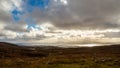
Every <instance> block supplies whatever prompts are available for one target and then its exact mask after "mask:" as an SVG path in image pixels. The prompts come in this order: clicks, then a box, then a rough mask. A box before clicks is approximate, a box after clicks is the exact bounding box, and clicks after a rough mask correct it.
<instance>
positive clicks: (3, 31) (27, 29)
mask: <svg viewBox="0 0 120 68" xmlns="http://www.w3.org/2000/svg"><path fill="white" fill-rule="evenodd" d="M119 6H120V0H0V41H1V42H12V43H46V44H49V43H55V44H64V43H65V44H90V43H98V44H104V43H107V44H119V43H120V8H119Z"/></svg>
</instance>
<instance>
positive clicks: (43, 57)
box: [0, 42, 120, 68]
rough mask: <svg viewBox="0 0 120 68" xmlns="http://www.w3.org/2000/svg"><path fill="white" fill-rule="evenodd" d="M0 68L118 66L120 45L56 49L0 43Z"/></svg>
mask: <svg viewBox="0 0 120 68" xmlns="http://www.w3.org/2000/svg"><path fill="white" fill-rule="evenodd" d="M0 68H120V45H111V46H97V47H81V48H59V47H49V46H47V47H27V46H17V45H14V44H9V43H4V42H1V43H0Z"/></svg>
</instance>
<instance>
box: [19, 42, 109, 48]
mask: <svg viewBox="0 0 120 68" xmlns="http://www.w3.org/2000/svg"><path fill="white" fill-rule="evenodd" d="M19 45H20V46H21V45H22V46H40V47H44V46H55V47H62V48H78V47H96V46H110V44H36V43H35V44H30V43H26V44H19Z"/></svg>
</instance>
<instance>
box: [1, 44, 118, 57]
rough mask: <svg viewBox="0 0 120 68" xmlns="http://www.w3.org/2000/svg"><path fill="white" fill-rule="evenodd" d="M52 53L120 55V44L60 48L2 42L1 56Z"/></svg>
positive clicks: (45, 54) (42, 55)
mask: <svg viewBox="0 0 120 68" xmlns="http://www.w3.org/2000/svg"><path fill="white" fill-rule="evenodd" d="M51 53H55V54H65V55H66V54H76V53H77V54H81V53H83V54H86V53H87V54H92V53H98V54H99V53H113V54H118V55H120V45H111V46H97V47H80V48H60V47H54V46H45V47H38V46H18V45H16V44H11V43H6V42H0V58H12V57H47V56H49V55H50V54H51Z"/></svg>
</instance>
